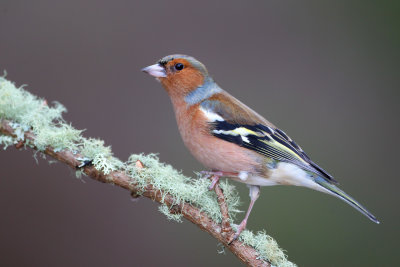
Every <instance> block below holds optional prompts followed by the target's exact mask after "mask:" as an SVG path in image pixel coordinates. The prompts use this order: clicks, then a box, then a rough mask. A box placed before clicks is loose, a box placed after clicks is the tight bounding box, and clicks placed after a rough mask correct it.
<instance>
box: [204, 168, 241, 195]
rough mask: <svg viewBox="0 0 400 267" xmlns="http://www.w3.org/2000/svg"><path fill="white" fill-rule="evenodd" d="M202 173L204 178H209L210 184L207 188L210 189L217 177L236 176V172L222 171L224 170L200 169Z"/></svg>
mask: <svg viewBox="0 0 400 267" xmlns="http://www.w3.org/2000/svg"><path fill="white" fill-rule="evenodd" d="M200 173H201V174H202V175H204V176H205V177H204V178H211V180H212V181H211V185H210V186H209V187H208V189H209V190H210V191H211V190H213V189H214V188H215V185H216V184H217V183H218V181H219V178H220V177H222V176H238V173H236V172H224V171H201V172H200Z"/></svg>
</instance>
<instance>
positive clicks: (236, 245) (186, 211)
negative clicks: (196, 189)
mask: <svg viewBox="0 0 400 267" xmlns="http://www.w3.org/2000/svg"><path fill="white" fill-rule="evenodd" d="M0 133H2V134H4V135H8V136H12V137H16V134H15V132H14V129H13V128H12V127H11V126H10V122H9V121H7V120H2V121H1V122H0ZM27 140H29V141H34V140H35V135H34V134H33V133H32V132H29V131H28V132H26V133H25V140H24V141H23V142H26V141H27ZM30 143H33V142H30ZM22 145H23V143H22V142H19V143H17V144H16V145H15V147H16V148H17V149H19V148H21V147H22ZM33 149H36V148H35V147H34V148H33ZM43 153H44V154H46V155H49V156H51V157H53V158H54V159H56V160H58V161H60V162H62V163H64V164H66V165H68V166H69V167H71V168H73V169H77V168H78V166H79V165H80V164H81V161H79V160H78V158H79V157H80V155H79V154H73V153H72V152H71V151H59V152H55V151H54V149H52V148H51V147H47V148H46V149H45V150H44V151H43ZM81 170H82V171H83V172H84V173H85V174H86V175H87V176H89V177H90V178H92V179H94V180H97V181H100V182H103V183H111V184H114V185H117V186H120V187H122V188H125V189H127V190H129V191H130V192H131V194H132V195H138V194H141V195H142V196H145V197H147V198H150V199H152V200H154V201H156V202H158V203H164V204H166V205H167V206H168V207H169V208H170V209H171V210H173V211H175V212H179V213H182V215H183V216H184V217H185V218H186V219H187V220H188V221H190V222H192V223H193V224H195V225H197V226H198V227H199V228H200V229H202V230H204V231H205V232H207V233H209V234H210V235H212V236H213V237H214V238H215V239H217V240H218V241H219V242H221V243H222V244H223V245H224V246H225V247H226V248H228V249H229V250H230V251H231V252H232V253H233V254H234V255H236V256H237V257H238V258H239V259H240V260H241V261H242V262H243V263H245V264H246V265H248V266H268V267H270V266H271V265H270V263H268V262H265V261H263V260H261V259H258V254H257V252H256V250H255V249H254V248H252V247H250V246H248V245H245V244H244V243H243V242H240V241H238V240H235V241H233V242H232V243H230V244H228V243H229V241H230V240H229V237H230V236H232V235H233V234H234V232H233V231H232V229H231V227H230V225H229V221H228V219H227V207H226V203H224V196H223V193H222V190H221V189H220V187H219V186H218V185H217V186H216V191H217V195H218V203H219V204H220V206H221V211H222V212H223V220H222V223H221V225H220V224H217V223H215V222H214V221H213V220H212V219H211V218H209V217H208V216H207V214H205V213H203V212H201V211H200V210H199V209H198V208H196V207H194V206H192V205H190V204H188V203H180V205H177V204H176V202H175V201H174V198H173V197H172V196H171V195H169V194H166V195H165V194H163V192H161V191H160V190H158V189H157V188H155V187H153V186H152V185H148V186H147V187H145V188H144V190H143V189H142V188H139V187H138V186H137V184H135V183H132V179H131V177H129V176H128V175H126V174H125V173H124V172H123V171H114V172H111V173H109V174H107V175H105V174H104V173H103V172H101V171H99V170H97V169H96V168H94V167H93V166H84V167H82V168H81ZM163 196H164V197H163Z"/></svg>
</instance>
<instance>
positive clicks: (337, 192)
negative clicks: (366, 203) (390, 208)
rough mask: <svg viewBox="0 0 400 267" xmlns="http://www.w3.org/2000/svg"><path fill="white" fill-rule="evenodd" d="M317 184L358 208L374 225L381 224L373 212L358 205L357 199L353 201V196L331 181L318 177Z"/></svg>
mask: <svg viewBox="0 0 400 267" xmlns="http://www.w3.org/2000/svg"><path fill="white" fill-rule="evenodd" d="M314 181H315V182H316V183H317V184H319V185H320V186H322V187H323V188H324V189H326V190H328V191H329V193H330V194H331V195H334V196H336V197H338V198H340V199H342V200H343V201H344V202H346V203H348V204H350V205H351V206H353V207H354V208H356V209H357V210H358V211H359V212H361V213H362V214H364V215H365V216H367V217H368V219H370V220H371V221H373V222H374V223H377V224H379V221H378V220H377V219H376V217H375V216H374V215H372V213H371V212H369V211H368V210H367V209H366V208H364V207H363V206H362V205H361V204H360V203H358V202H357V201H356V200H355V199H353V198H352V197H351V196H349V195H347V194H346V193H345V192H343V191H342V190H341V189H340V188H338V187H337V186H335V185H333V184H332V183H330V182H329V181H327V180H325V179H324V178H322V177H317V178H315V180H314Z"/></svg>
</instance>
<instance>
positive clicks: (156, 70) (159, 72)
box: [142, 64, 167, 78]
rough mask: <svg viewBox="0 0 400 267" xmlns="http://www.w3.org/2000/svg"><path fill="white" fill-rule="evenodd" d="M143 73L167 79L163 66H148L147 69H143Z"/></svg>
mask: <svg viewBox="0 0 400 267" xmlns="http://www.w3.org/2000/svg"><path fill="white" fill-rule="evenodd" d="M142 71H143V72H146V73H148V74H150V75H151V76H153V77H156V78H165V77H167V73H166V72H165V69H164V67H163V66H161V65H160V64H154V65H151V66H148V67H146V68H143V69H142Z"/></svg>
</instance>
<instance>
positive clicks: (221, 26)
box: [0, 0, 400, 266]
mask: <svg viewBox="0 0 400 267" xmlns="http://www.w3.org/2000/svg"><path fill="white" fill-rule="evenodd" d="M398 14H399V5H398V4H394V3H390V2H385V1H198V2H194V1H122V0H118V1H104V0H103V1H22V0H10V1H8V0H2V1H0V70H4V69H5V70H7V71H8V76H7V77H8V78H9V79H11V80H13V81H15V82H16V84H17V85H21V84H28V85H29V86H28V87H27V88H28V90H30V91H31V92H32V93H34V94H36V95H39V96H42V97H45V98H46V99H47V100H48V101H55V100H57V101H60V102H61V103H63V104H64V105H65V106H66V107H67V108H68V110H69V112H68V113H67V114H66V115H65V118H66V119H67V120H68V121H71V122H72V124H73V126H75V127H77V128H79V129H86V132H85V136H87V137H89V136H91V137H100V138H102V139H104V140H105V141H106V144H107V145H112V147H113V151H114V152H115V154H116V156H118V157H119V158H121V159H123V160H126V159H127V157H128V155H129V154H130V153H140V152H145V153H149V152H158V153H160V158H161V160H162V161H164V162H168V163H170V164H172V165H173V166H175V167H176V168H178V169H182V170H183V172H184V173H185V174H187V175H191V174H192V173H193V171H199V170H202V167H201V166H200V164H198V163H197V162H196V161H195V160H194V159H193V158H192V157H191V156H190V154H189V152H188V151H187V150H186V149H185V147H184V146H183V144H182V142H181V140H180V136H179V134H178V131H177V128H176V125H175V119H174V116H173V112H172V108H171V106H170V103H169V99H168V97H167V95H166V93H165V92H164V91H163V89H162V88H161V86H160V85H159V84H158V83H157V82H156V81H154V80H153V79H151V78H150V77H149V76H147V75H145V74H143V73H141V72H140V69H141V68H142V67H144V66H147V65H150V64H152V63H154V62H155V61H156V60H157V59H159V58H161V57H162V56H165V55H168V54H171V53H185V54H189V55H193V56H195V57H197V58H198V59H199V60H201V61H202V62H203V63H205V64H206V66H207V67H208V68H209V71H210V73H211V74H212V75H213V76H214V78H215V80H216V81H217V82H218V83H219V84H220V85H221V86H222V87H223V88H224V89H226V90H228V91H229V92H230V93H232V94H233V95H235V96H236V97H238V98H239V99H241V100H242V101H243V102H245V103H246V104H248V105H249V106H251V107H252V108H254V109H255V110H257V111H258V112H259V113H260V114H262V115H265V116H266V117H267V118H268V119H270V120H271V121H272V122H274V123H275V124H277V125H278V126H279V127H280V128H282V129H284V130H285V131H286V132H287V133H288V134H289V135H290V136H291V137H292V138H294V139H295V140H296V141H297V142H298V143H299V144H300V145H301V146H302V147H303V148H304V149H305V150H306V152H307V153H308V154H309V155H310V156H311V157H312V158H313V160H314V161H316V162H318V163H319V164H320V165H321V166H322V167H324V168H326V169H327V170H328V171H329V172H330V173H332V174H333V175H334V176H335V177H336V178H337V180H339V181H340V182H341V187H342V188H343V189H344V190H345V191H346V192H348V193H349V194H351V195H352V196H354V197H355V198H356V199H357V200H359V201H360V202H361V203H363V204H365V205H366V207H368V208H369V209H370V210H371V211H372V212H373V213H374V214H375V215H376V216H377V217H378V218H379V219H381V221H382V224H381V225H375V224H373V223H372V222H370V221H369V220H368V219H366V218H365V217H363V216H362V215H360V214H359V213H358V212H356V211H355V210H354V209H353V208H351V207H350V206H348V205H346V204H344V203H343V202H341V201H340V200H338V199H335V198H333V197H331V196H327V195H324V194H321V193H318V192H313V191H311V190H308V189H303V188H294V187H270V188H263V189H262V192H261V197H260V199H259V201H258V202H257V203H256V206H255V208H254V211H253V213H252V216H251V218H250V222H249V225H248V226H249V228H250V229H252V230H254V231H257V230H261V229H266V230H267V232H268V233H269V234H271V235H272V236H273V237H274V238H276V240H277V241H278V242H279V244H280V245H281V246H282V247H283V248H284V249H285V250H287V253H288V255H289V258H290V259H291V260H293V261H294V262H296V263H298V264H299V265H300V266H392V265H395V264H396V263H398V260H399V255H398V253H397V248H398V240H399V237H400V235H399V211H398V210H399V208H398V204H399V198H398V186H399V184H400V182H399V178H400V177H399V175H398V164H399V163H398V160H399V156H398V149H399V141H398V134H399V119H398V114H399V108H398V100H399V93H398V88H399V77H398V75H399V70H400V68H399V53H398V52H399V51H398V49H399V45H400V38H399V16H398ZM0 168H1V177H0V183H1V185H0V211H1V220H0V264H1V265H3V266H139V265H142V266H143V265H146V266H159V265H174V266H204V265H210V266H219V265H230V266H240V263H239V262H238V261H237V260H236V259H235V258H234V257H233V256H232V255H231V254H230V253H229V252H228V253H227V255H218V254H217V250H218V246H217V242H216V241H215V240H214V239H212V238H211V237H210V236H208V235H207V234H205V233H203V232H202V231H200V230H199V229H198V228H197V227H195V226H193V225H192V224H190V223H188V222H184V223H183V224H177V223H173V222H168V221H167V220H166V218H165V217H164V216H163V215H161V214H160V213H159V212H158V211H157V205H156V204H154V203H153V202H151V201H150V200H148V199H141V200H140V201H138V202H134V203H133V202H131V201H130V196H129V194H128V193H127V192H126V191H124V190H121V189H119V188H116V187H113V186H109V185H104V184H100V183H98V182H92V181H91V180H90V179H85V181H86V182H85V183H82V182H81V181H80V180H78V179H76V178H74V175H73V173H72V171H71V170H69V169H68V168H66V167H65V166H63V165H61V164H54V165H48V164H47V163H46V162H45V161H43V160H39V164H36V163H35V160H34V159H33V158H32V153H31V152H26V151H21V152H17V151H15V149H10V150H7V151H5V152H4V151H1V152H0ZM237 186H238V188H239V190H240V192H241V195H242V200H243V202H244V203H243V206H242V207H243V209H246V208H247V205H248V197H247V188H246V187H245V186H244V185H242V184H237Z"/></svg>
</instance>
